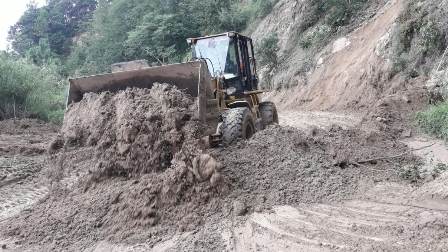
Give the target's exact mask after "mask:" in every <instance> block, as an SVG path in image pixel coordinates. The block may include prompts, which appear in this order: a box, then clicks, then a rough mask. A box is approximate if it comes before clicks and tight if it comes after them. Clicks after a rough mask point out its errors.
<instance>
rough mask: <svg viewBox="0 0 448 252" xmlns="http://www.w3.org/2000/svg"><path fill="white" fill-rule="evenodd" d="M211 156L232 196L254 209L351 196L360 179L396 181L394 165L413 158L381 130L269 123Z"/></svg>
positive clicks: (338, 199) (403, 147)
mask: <svg viewBox="0 0 448 252" xmlns="http://www.w3.org/2000/svg"><path fill="white" fill-rule="evenodd" d="M214 155H215V156H217V157H218V160H219V161H221V162H222V164H223V170H222V173H223V174H225V176H226V178H229V179H230V180H231V181H230V182H229V184H230V186H231V188H232V190H231V197H235V198H238V200H242V201H244V202H245V204H247V205H248V206H250V208H252V209H253V210H257V209H260V207H261V208H264V207H266V206H267V207H269V206H272V205H283V204H292V205H294V204H297V203H315V202H330V201H340V200H342V199H347V198H349V197H354V195H355V194H356V193H357V192H359V189H360V187H362V184H363V183H367V182H370V183H373V182H377V181H386V180H387V181H392V180H395V181H399V180H401V179H400V178H399V174H398V169H395V165H398V164H402V163H406V162H412V160H413V157H411V155H408V154H407V147H406V146H405V145H404V144H401V143H399V142H397V141H395V140H393V139H391V138H389V137H388V136H387V135H385V134H381V133H378V132H363V131H359V130H355V129H342V128H341V127H339V126H333V127H331V129H329V130H322V129H317V128H315V129H312V130H310V131H309V132H302V131H299V130H297V129H294V128H288V127H280V126H274V127H270V128H268V129H267V130H264V131H262V132H259V133H257V134H256V135H255V136H254V137H253V138H252V139H251V140H250V141H248V142H240V144H239V145H235V146H232V147H229V148H226V149H223V150H219V151H215V153H214ZM396 155H398V157H396V158H389V157H394V156H396Z"/></svg>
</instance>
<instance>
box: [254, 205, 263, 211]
mask: <svg viewBox="0 0 448 252" xmlns="http://www.w3.org/2000/svg"><path fill="white" fill-rule="evenodd" d="M254 211H255V212H257V213H261V212H263V207H262V206H256V207H255V208H254Z"/></svg>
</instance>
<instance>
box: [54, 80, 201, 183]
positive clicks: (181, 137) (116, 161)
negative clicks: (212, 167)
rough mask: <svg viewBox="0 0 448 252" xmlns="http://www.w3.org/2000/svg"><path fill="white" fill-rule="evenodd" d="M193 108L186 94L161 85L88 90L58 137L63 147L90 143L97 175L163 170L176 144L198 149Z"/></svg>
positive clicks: (199, 133)
mask: <svg viewBox="0 0 448 252" xmlns="http://www.w3.org/2000/svg"><path fill="white" fill-rule="evenodd" d="M196 111H197V108H196V104H195V103H194V102H193V99H192V98H191V97H188V96H186V95H185V94H183V93H182V92H181V91H180V90H178V89H176V88H173V87H171V86H169V85H167V84H156V85H155V86H154V87H153V88H152V89H151V90H148V89H128V90H126V91H123V92H119V93H118V94H112V93H109V92H105V93H102V94H93V93H92V94H88V95H86V97H85V98H84V99H83V100H82V101H81V102H80V103H77V104H74V105H72V106H71V107H70V109H69V110H68V112H67V114H66V116H65V120H64V125H63V127H62V140H63V141H64V145H65V146H68V147H69V148H70V147H89V146H94V147H95V152H96V159H97V160H98V162H97V165H96V167H94V169H93V170H92V173H95V174H96V175H97V176H98V178H100V177H101V176H106V177H110V176H132V175H140V174H146V173H150V172H157V171H163V170H165V169H167V168H168V167H170V166H171V161H172V160H173V158H174V155H175V154H176V153H178V152H179V151H180V150H181V149H182V148H187V149H188V150H192V151H193V150H194V151H196V150H198V149H199V148H197V146H196V145H198V144H199V142H198V141H197V140H198V139H199V138H200V136H201V131H202V130H201V127H200V125H199V123H198V122H197V121H196V120H195V113H196ZM187 145H189V146H194V148H188V147H189V146H187ZM57 146H61V145H60V144H59V145H57ZM191 154H196V153H191Z"/></svg>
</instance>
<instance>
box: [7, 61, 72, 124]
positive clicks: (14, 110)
mask: <svg viewBox="0 0 448 252" xmlns="http://www.w3.org/2000/svg"><path fill="white" fill-rule="evenodd" d="M64 86H65V83H64V82H62V81H60V78H59V76H58V74H57V69H56V67H55V66H43V67H38V66H36V65H33V64H31V63H29V62H28V61H26V60H25V59H19V58H16V57H14V56H12V55H9V54H6V53H1V54H0V108H1V110H2V111H3V114H4V115H3V117H5V118H9V117H13V116H33V117H38V118H41V119H43V120H48V121H49V120H52V121H60V120H61V119H62V116H61V115H62V114H63V113H62V111H63V110H64V97H65V95H64Z"/></svg>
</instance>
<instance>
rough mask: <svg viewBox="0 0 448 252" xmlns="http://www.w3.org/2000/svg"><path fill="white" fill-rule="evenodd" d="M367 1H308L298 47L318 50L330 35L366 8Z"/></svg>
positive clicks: (300, 28) (300, 29)
mask: <svg viewBox="0 0 448 252" xmlns="http://www.w3.org/2000/svg"><path fill="white" fill-rule="evenodd" d="M366 2H367V0H308V4H307V5H305V6H306V10H304V11H303V16H302V20H301V26H300V27H299V32H300V33H302V36H301V39H300V41H299V45H300V46H301V47H302V48H304V49H319V48H321V47H322V46H324V45H325V44H326V43H327V42H328V40H329V39H330V38H331V35H332V34H334V33H336V32H337V31H338V29H339V28H340V27H342V26H346V25H348V24H349V23H350V21H351V20H352V19H353V18H354V17H355V16H356V14H358V13H359V12H360V11H361V10H363V9H364V7H365V6H366V5H365V3H366Z"/></svg>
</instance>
